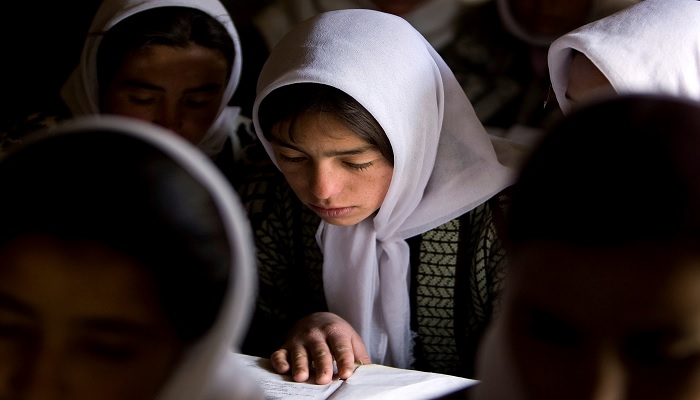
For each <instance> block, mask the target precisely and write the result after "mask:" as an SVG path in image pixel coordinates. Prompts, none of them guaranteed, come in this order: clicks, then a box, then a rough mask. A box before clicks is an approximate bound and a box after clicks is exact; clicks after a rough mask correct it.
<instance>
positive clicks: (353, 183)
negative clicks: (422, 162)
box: [271, 113, 394, 226]
mask: <svg viewBox="0 0 700 400" xmlns="http://www.w3.org/2000/svg"><path fill="white" fill-rule="evenodd" d="M271 131H272V132H271V133H272V136H273V140H272V148H273V150H274V155H275V159H276V160H277V163H278V164H279V166H280V169H281V171H282V173H283V174H284V176H285V178H286V179H287V181H288V182H289V184H290V186H291V187H292V189H293V190H294V192H295V193H296V195H297V196H298V197H299V199H301V201H302V202H304V204H306V205H307V206H308V207H309V208H311V209H312V210H313V211H314V212H316V214H318V215H319V216H320V217H321V218H323V220H324V221H326V222H328V223H329V224H333V225H342V226H349V225H354V224H357V223H359V222H360V221H362V220H364V219H365V218H368V217H370V216H372V215H373V214H374V213H375V212H376V211H377V210H378V209H379V207H380V206H381V204H382V202H383V201H384V197H385V196H386V193H387V191H388V190H389V184H390V183H391V175H392V173H393V171H394V168H393V166H392V165H391V163H390V162H389V161H388V160H387V159H386V158H384V156H383V155H382V154H381V152H380V151H379V149H378V148H377V147H376V146H373V145H371V144H369V143H367V142H366V141H364V140H363V139H361V138H360V137H358V136H357V135H355V134H354V133H353V132H352V131H351V130H349V129H348V128H346V127H345V125H343V124H342V123H340V122H339V121H338V120H337V119H336V118H335V117H333V116H332V115H330V114H327V113H320V114H313V115H304V116H302V117H300V118H298V119H297V121H296V127H295V134H294V141H292V140H291V139H290V137H289V122H288V121H286V122H280V123H277V124H275V125H273V127H272V129H271Z"/></svg>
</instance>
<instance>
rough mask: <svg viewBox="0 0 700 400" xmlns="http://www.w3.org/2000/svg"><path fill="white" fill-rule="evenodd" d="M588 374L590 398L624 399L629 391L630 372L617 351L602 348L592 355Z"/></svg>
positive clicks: (586, 397)
mask: <svg viewBox="0 0 700 400" xmlns="http://www.w3.org/2000/svg"><path fill="white" fill-rule="evenodd" d="M587 369H588V371H587V372H585V373H584V376H587V379H588V383H587V384H584V387H587V388H588V389H587V390H586V391H587V392H588V395H587V396H583V397H582V398H585V399H590V400H623V399H625V398H626V397H627V396H628V395H629V393H627V380H628V374H627V370H626V368H625V363H624V361H623V360H622V359H621V358H620V356H619V354H618V353H617V352H615V351H612V350H611V349H610V350H601V351H599V352H598V353H597V354H592V355H591V360H590V365H589V368H587Z"/></svg>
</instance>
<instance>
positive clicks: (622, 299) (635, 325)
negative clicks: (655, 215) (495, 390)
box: [501, 244, 700, 400]
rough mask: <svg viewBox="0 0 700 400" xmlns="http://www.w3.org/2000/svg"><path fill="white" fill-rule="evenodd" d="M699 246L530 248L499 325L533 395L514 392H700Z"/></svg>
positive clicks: (547, 395) (582, 395) (553, 395)
mask: <svg viewBox="0 0 700 400" xmlns="http://www.w3.org/2000/svg"><path fill="white" fill-rule="evenodd" d="M691 247H692V246H685V247H683V246H681V245H664V246H662V245H658V244H648V245H636V246H630V247H625V248H615V249H610V250H590V249H589V250H584V249H581V248H573V247H565V246H563V245H552V244H549V245H545V244H534V245H531V246H528V249H526V250H524V251H523V252H522V253H521V255H520V257H518V258H517V259H515V263H514V264H513V267H514V268H513V275H511V277H512V280H511V281H509V282H510V283H509V284H510V285H511V286H510V287H509V288H508V290H509V293H508V295H507V297H506V304H505V309H504V314H503V318H504V319H503V321H502V326H501V327H502V329H503V333H504V336H505V337H506V338H507V339H506V341H507V342H508V343H507V346H508V348H509V351H511V352H512V354H513V359H514V363H515V370H516V371H517V372H516V374H517V375H519V378H520V384H521V385H522V387H523V391H524V392H525V393H520V394H519V396H516V397H513V398H523V399H538V400H546V399H567V400H576V399H600V400H603V399H650V400H652V399H698V398H700V254H699V253H698V252H697V250H696V249H693V248H691ZM504 384H505V383H504Z"/></svg>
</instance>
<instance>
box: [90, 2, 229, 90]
mask: <svg viewBox="0 0 700 400" xmlns="http://www.w3.org/2000/svg"><path fill="white" fill-rule="evenodd" d="M98 35H102V36H103V37H102V41H101V42H100V45H99V48H98V51H97V79H98V82H99V88H100V98H102V97H103V95H104V91H105V89H106V87H107V86H108V83H109V82H110V81H112V80H113V79H114V76H115V75H116V73H117V71H118V70H119V68H120V67H121V65H122V62H123V61H124V59H125V58H126V57H127V56H128V55H129V54H130V53H132V52H134V51H138V50H141V49H144V48H147V47H149V46H155V45H162V46H171V47H188V46H190V45H192V44H197V45H200V46H203V47H206V48H209V49H213V50H218V51H219V52H220V53H221V54H222V55H223V56H224V57H225V58H226V61H227V63H228V65H229V66H231V65H233V60H234V57H235V56H236V54H235V47H234V43H233V39H232V38H231V35H230V34H229V32H228V31H227V30H226V28H225V27H224V26H223V25H222V24H221V23H220V22H219V21H217V20H216V19H215V18H213V17H212V16H210V15H209V14H207V13H205V12H203V11H200V10H197V9H194V8H189V7H158V8H151V9H148V10H144V11H141V12H139V13H137V14H134V15H132V16H130V17H128V18H125V19H124V20H122V21H120V22H119V23H117V24H116V25H114V26H113V27H112V28H111V29H109V30H108V31H107V32H100V33H98ZM229 73H230V69H229ZM226 78H227V79H230V76H227V77H226Z"/></svg>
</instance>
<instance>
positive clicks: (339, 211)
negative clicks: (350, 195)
mask: <svg viewBox="0 0 700 400" xmlns="http://www.w3.org/2000/svg"><path fill="white" fill-rule="evenodd" d="M309 208H311V209H312V210H313V211H314V212H315V213H316V214H318V216H319V217H321V218H338V217H344V216H346V215H348V214H350V212H351V211H352V207H338V208H326V207H319V206H315V205H313V204H309Z"/></svg>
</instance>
